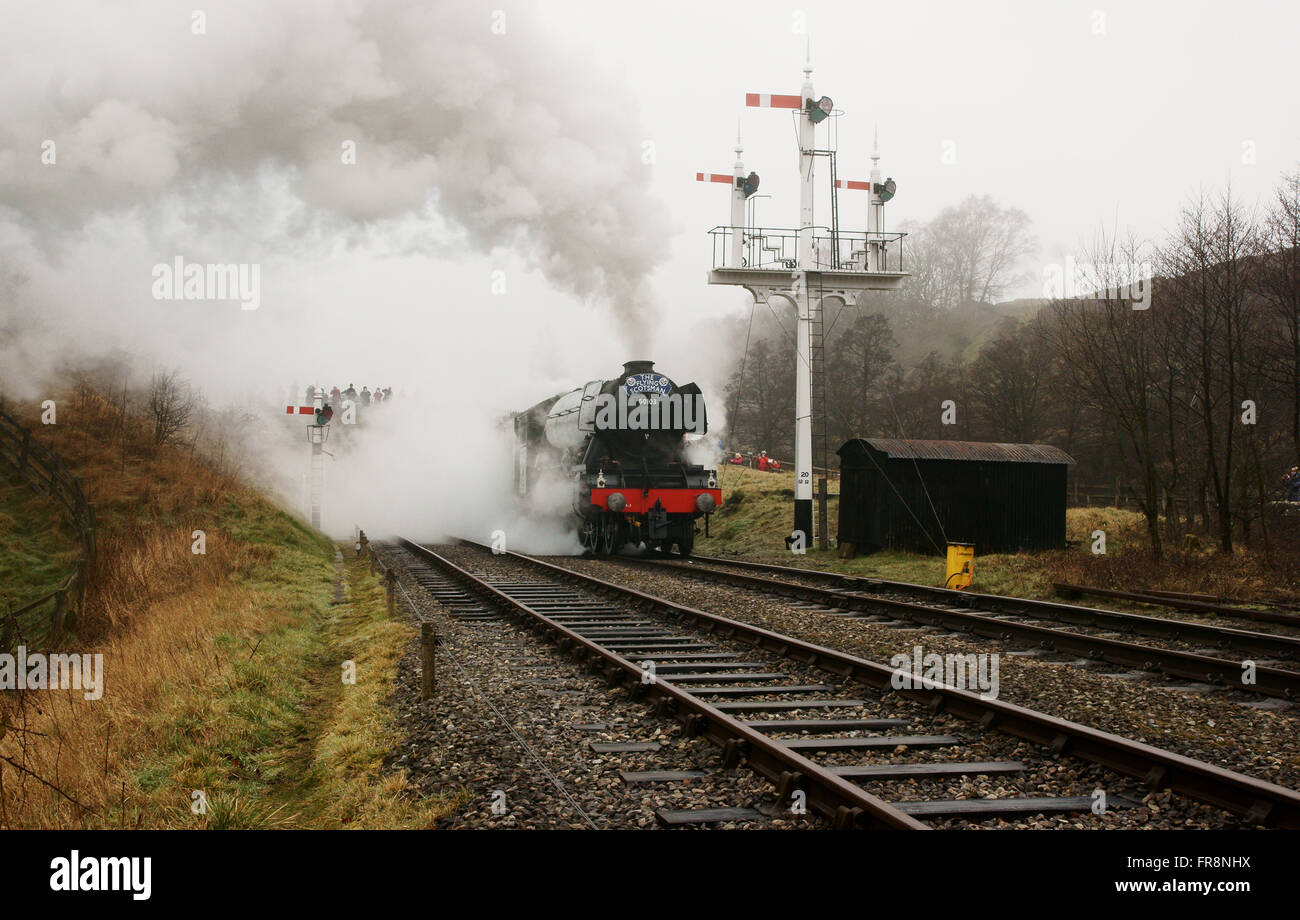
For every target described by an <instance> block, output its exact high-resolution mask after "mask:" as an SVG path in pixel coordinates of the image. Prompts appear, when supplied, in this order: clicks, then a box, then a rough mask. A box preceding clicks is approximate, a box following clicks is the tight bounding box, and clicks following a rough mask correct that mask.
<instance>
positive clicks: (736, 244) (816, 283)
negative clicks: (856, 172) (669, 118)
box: [696, 62, 907, 549]
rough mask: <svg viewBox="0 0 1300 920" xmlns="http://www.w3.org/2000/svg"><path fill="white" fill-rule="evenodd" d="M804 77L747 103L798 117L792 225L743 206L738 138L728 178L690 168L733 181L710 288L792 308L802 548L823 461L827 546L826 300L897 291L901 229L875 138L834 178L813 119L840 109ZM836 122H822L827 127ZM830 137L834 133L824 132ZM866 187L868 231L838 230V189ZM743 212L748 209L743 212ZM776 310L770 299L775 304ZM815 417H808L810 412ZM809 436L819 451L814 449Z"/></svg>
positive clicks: (748, 176) (745, 179) (797, 541)
mask: <svg viewBox="0 0 1300 920" xmlns="http://www.w3.org/2000/svg"><path fill="white" fill-rule="evenodd" d="M803 74H804V80H803V85H802V86H801V87H800V91H799V94H798V95H780V94H768V93H748V94H746V96H745V105H746V106H749V107H751V108H772V109H789V110H791V112H792V114H793V115H794V117H795V120H796V122H797V127H798V137H799V221H798V225H797V226H795V227H793V228H779V227H760V226H757V225H756V220H755V218H754V212H755V209H754V208H747V203H748V202H749V200H750V199H751V198H752V196H753V195H754V193H755V192H756V191H757V190H758V185H759V177H758V175H757V174H756V173H753V172H750V173H746V172H745V166H744V163H743V162H742V161H741V159H740V155H741V154H742V153H743V152H744V151H743V149H742V148H741V146H740V143H739V139H737V144H736V148H735V152H736V163H735V166H734V168H733V171H732V175H731V176H727V175H725V174H717V173H696V179H697V181H702V182H720V183H726V184H729V185H730V186H731V215H730V222H729V223H728V224H726V225H723V226H718V227H714V228H713V229H712V230H710V231H709V235H710V237H711V238H712V241H713V265H712V268H711V270H710V271H709V284H729V285H736V286H739V287H743V288H745V289H746V290H748V291H749V292H750V294H751V295H752V296H753V297H754V300H755V302H756V303H769V304H772V302H773V300H778V301H781V302H783V303H785V304H787V305H788V306H789V308H790V309H792V310H793V311H794V313H795V316H796V319H797V324H796V330H797V335H796V341H795V362H796V364H795V381H796V382H795V493H794V532H793V533H792V534H791V536H790V537H789V538H787V540H786V543H787V545H790V546H795V547H802V546H806V545H807V544H808V542H809V539H810V537H811V536H812V534H813V503H812V498H813V467H814V462H815V461H820V467H821V471H822V476H821V478H820V479H819V483H818V516H817V532H816V536H817V545H818V547H819V548H821V549H825V548H826V547H827V544H828V537H827V523H826V479H825V476H826V473H827V467H828V464H829V445H828V444H827V443H826V428H825V395H826V383H825V360H824V359H825V348H824V338H823V325H822V316H823V313H824V309H825V305H826V303H827V301H834V300H838V301H839V302H840V303H841V304H847V303H849V302H850V300H853V299H856V296H857V295H858V294H859V293H861V292H862V291H882V290H883V291H888V290H897V289H898V288H899V287H901V286H902V284H903V279H905V278H906V277H907V272H906V271H904V270H903V238H904V237H905V236H906V234H905V233H886V232H885V230H884V205H885V203H886V202H888V201H889V200H890V199H891V198H893V197H894V193H895V192H896V191H897V184H896V183H895V182H894V180H893V179H892V178H886V179H884V180H883V181H882V180H881V177H880V176H881V174H880V165H879V163H880V152H879V143H878V138H877V143H876V144H875V149H873V151H872V154H871V173H870V180H869V181H866V182H861V181H844V180H841V179H840V178H839V175H838V171H837V164H836V150H835V145H834V141H833V137H828V139H827V143H826V145H825V146H824V147H818V146H817V142H816V129H817V126H818V125H819V124H822V123H823V122H827V120H828V119H834V118H836V117H838V116H839V115H841V114H842V113H841V112H840V111H839V110H837V109H836V108H835V106H834V103H833V102H832V101H831V99H830V98H829V97H827V96H820V97H819V96H817V94H816V93H815V92H814V90H813V83H812V64H811V62H809V63H806V64H805V65H804V68H803ZM833 124H834V122H833V121H830V122H828V125H827V127H830V126H831V125H833ZM828 134H833V132H829V131H828ZM818 158H825V159H826V161H827V163H828V165H829V176H828V177H827V179H828V181H829V188H828V191H829V195H830V202H831V207H830V210H831V214H830V223H829V225H818V224H817V223H816V220H815V208H814V202H815V197H814V193H815V191H816V185H815V179H816V176H815V165H816V163H817V160H818ZM841 189H843V190H855V191H856V190H860V191H865V192H867V196H868V198H867V213H866V230H864V231H845V230H841V229H840V219H839V192H840V190H841ZM747 211H748V213H747ZM772 305H773V306H774V307H775V304H772ZM814 413H815V414H814ZM814 441H816V450H817V452H816V454H814Z"/></svg>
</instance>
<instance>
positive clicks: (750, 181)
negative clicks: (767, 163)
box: [740, 172, 758, 198]
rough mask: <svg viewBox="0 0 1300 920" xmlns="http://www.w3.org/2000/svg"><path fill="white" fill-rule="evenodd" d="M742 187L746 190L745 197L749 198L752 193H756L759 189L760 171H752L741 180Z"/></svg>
mask: <svg viewBox="0 0 1300 920" xmlns="http://www.w3.org/2000/svg"><path fill="white" fill-rule="evenodd" d="M740 187H741V188H742V189H744V190H745V197H746V198H748V197H749V196H750V195H752V194H754V193H755V192H757V191H758V173H756V172H752V173H750V174H749V175H748V176H746V177H745V179H744V180H743V181H742V182H741V186H740Z"/></svg>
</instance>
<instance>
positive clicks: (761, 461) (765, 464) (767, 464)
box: [758, 450, 772, 470]
mask: <svg viewBox="0 0 1300 920" xmlns="http://www.w3.org/2000/svg"><path fill="white" fill-rule="evenodd" d="M771 465H772V464H771V461H769V460H768V459H767V451H765V450H760V451H759V452H758V468H759V469H760V470H766V469H770V468H771Z"/></svg>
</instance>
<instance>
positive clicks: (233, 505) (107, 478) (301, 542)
mask: <svg viewBox="0 0 1300 920" xmlns="http://www.w3.org/2000/svg"><path fill="white" fill-rule="evenodd" d="M78 408H81V409H83V410H84V411H83V412H82V413H81V414H78V412H77V411H75V410H76V409H78ZM28 414H29V415H30V414H31V410H30V407H29V411H28ZM27 421H28V422H29V423H30V422H31V421H32V419H31V418H28V419H27ZM59 423H60V424H59V425H57V426H54V427H53V428H46V429H44V430H39V431H38V434H39V436H40V437H41V438H42V440H45V441H46V442H47V443H49V444H50V446H51V447H53V448H54V449H55V450H57V451H59V452H60V453H62V455H63V456H64V457H65V460H66V461H68V462H69V465H70V466H72V467H73V468H74V472H77V473H79V474H80V475H82V476H83V479H84V482H85V484H86V488H87V493H88V496H89V498H90V500H91V501H92V502H94V503H95V505H96V507H97V510H98V513H99V520H100V525H101V526H100V530H99V536H98V559H97V563H96V565H95V568H94V570H93V576H92V588H91V590H90V591H89V593H88V595H87V598H86V603H85V607H84V610H82V611H81V612H80V613H79V616H78V618H77V620H76V622H75V624H74V632H73V633H72V634H71V635H70V636H69V637H68V638H67V639H66V640H65V642H64V643H63V645H62V648H61V649H60V650H63V651H70V652H71V651H76V652H91V653H98V654H102V655H103V663H104V664H103V669H104V671H103V673H104V693H103V697H102V699H99V700H86V699H84V697H83V694H82V693H80V692H75V691H30V692H27V693H26V694H23V695H21V696H20V695H19V694H17V693H4V694H0V724H4V725H7V728H4V729H0V758H3V760H0V827H28V828H67V827H90V828H99V827H191V828H193V827H212V828H223V827H288V826H352V825H353V824H354V823H355V824H359V825H363V826H390V825H392V826H425V825H427V824H428V823H429V822H430V821H431V820H432V816H434V815H436V814H439V813H440V812H441V810H442V809H444V808H445V807H447V806H446V804H445V803H442V802H441V801H438V800H433V801H428V802H425V801H419V802H415V801H412V800H411V797H410V796H409V795H408V794H407V792H406V789H405V784H404V779H403V778H402V777H401V776H400V775H393V774H387V773H383V772H382V771H381V770H380V769H379V767H380V764H381V762H382V757H383V754H384V752H385V751H386V750H387V749H388V748H389V747H391V746H392V745H393V744H394V743H395V741H394V736H393V731H394V730H393V728H392V726H391V724H390V723H391V714H390V713H389V712H388V710H387V709H386V707H385V706H384V699H385V698H386V697H387V695H388V692H389V690H390V689H391V680H392V672H393V669H394V666H395V662H396V660H397V658H398V657H399V656H400V654H401V652H402V650H403V648H404V643H405V641H406V640H407V638H408V632H407V631H404V630H403V629H402V628H401V627H400V626H399V625H398V624H395V623H391V622H388V621H386V619H384V617H383V605H382V602H381V601H377V600H376V594H375V590H374V585H373V584H372V582H373V579H371V578H369V576H368V575H365V574H364V573H361V574H354V578H353V581H354V584H355V586H356V592H355V593H357V594H358V595H359V596H358V597H356V598H355V599H354V600H353V602H352V603H350V604H348V605H344V606H343V607H331V605H330V600H331V598H332V594H333V581H334V570H333V565H332V556H333V551H332V548H331V547H330V546H329V544H328V543H327V542H326V541H325V540H324V539H323V538H322V537H320V536H319V535H317V534H314V533H312V532H310V530H309V528H307V527H306V526H305V525H303V524H302V523H301V522H299V521H296V520H294V519H292V518H291V517H289V516H288V515H287V514H285V513H284V512H282V511H280V510H279V509H277V508H275V507H274V506H273V505H271V504H270V503H269V502H267V501H266V500H265V499H264V498H262V497H261V496H260V495H258V494H257V493H256V492H254V491H253V490H251V489H249V488H247V487H245V486H243V485H241V484H240V483H238V482H236V481H235V480H233V479H231V478H230V477H229V476H225V475H222V474H221V473H220V472H218V471H216V470H214V469H212V468H211V467H210V466H208V465H207V464H206V463H205V462H204V461H203V460H202V458H201V457H197V456H193V455H191V454H190V453H189V451H188V450H186V449H184V448H176V447H164V448H162V449H160V450H158V451H154V450H152V449H151V448H150V447H149V446H148V445H147V444H146V443H144V442H143V441H142V437H143V433H142V432H141V431H140V430H138V429H139V426H138V425H137V424H136V422H135V421H134V420H132V419H129V418H128V419H125V420H124V419H122V418H121V413H120V412H118V411H117V409H116V407H115V406H113V405H112V403H110V402H109V401H107V400H104V399H102V398H99V397H97V395H95V394H87V393H80V394H78V396H77V397H75V398H69V399H66V400H63V401H61V402H60V408H59ZM37 428H38V429H39V426H37ZM124 430H125V432H126V436H127V452H126V453H127V461H126V464H125V472H123V463H122V447H121V435H122V432H123V431H124ZM194 530H203V531H205V533H206V553H205V554H202V555H196V554H195V553H193V552H192V551H191V544H192V536H191V534H192V532H193V531H194ZM367 579H369V581H367ZM362 589H364V590H362ZM357 643H362V645H363V648H362V649H361V650H358V651H355V652H353V653H352V654H355V655H356V657H357V658H358V659H361V660H364V661H365V663H366V672H365V673H367V674H368V675H370V676H371V678H372V679H371V681H370V683H368V684H366V685H365V686H364V688H363V690H361V691H358V692H356V693H352V694H346V695H345V694H341V693H340V692H339V688H338V686H337V684H338V682H339V656H340V651H339V648H340V644H343V645H347V646H348V647H349V648H353V647H354V646H355V645H356V644H357ZM385 681H387V682H385ZM196 790H199V791H202V792H203V793H204V794H205V796H206V800H207V805H208V807H207V810H206V812H204V813H202V814H195V813H194V811H192V809H191V801H192V795H193V793H194V791H196Z"/></svg>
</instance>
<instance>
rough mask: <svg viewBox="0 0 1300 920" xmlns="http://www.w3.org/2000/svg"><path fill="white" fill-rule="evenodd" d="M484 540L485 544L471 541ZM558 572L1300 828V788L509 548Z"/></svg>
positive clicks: (1157, 784) (1257, 818) (1258, 820)
mask: <svg viewBox="0 0 1300 920" xmlns="http://www.w3.org/2000/svg"><path fill="white" fill-rule="evenodd" d="M470 545H475V546H479V544H470ZM509 555H510V556H511V557H513V558H516V559H520V560H526V561H527V562H528V563H529V564H531V565H532V566H533V567H534V568H537V569H538V570H540V571H543V572H546V573H547V574H548V575H550V576H552V577H556V578H563V579H565V580H568V581H570V582H572V583H575V584H580V585H582V586H583V587H585V588H588V589H589V590H593V591H596V592H598V593H603V594H608V595H613V596H616V597H619V598H621V599H622V600H624V601H629V602H631V603H633V604H639V605H640V606H641V607H642V608H645V609H650V610H654V611H656V612H658V613H661V614H664V615H667V616H669V617H672V618H674V619H678V620H684V621H688V622H690V623H692V624H694V625H695V626H697V627H698V628H700V629H703V630H706V631H709V632H713V633H715V634H717V635H720V636H726V637H728V638H733V639H739V640H741V641H745V642H749V643H751V644H752V645H754V646H755V647H758V648H762V649H765V650H767V651H770V652H774V653H776V654H778V655H782V656H785V657H788V658H791V659H793V660H795V661H799V662H802V663H804V664H807V665H811V666H813V667H818V668H822V669H823V670H826V671H830V672H832V673H835V674H839V675H841V676H843V677H846V678H849V679H850V680H854V681H856V682H858V683H861V684H864V685H866V686H869V687H873V688H875V689H877V690H887V691H892V692H894V693H899V694H902V695H903V696H905V697H907V698H910V699H915V700H917V701H919V702H921V703H923V704H925V705H926V706H927V707H928V708H929V709H930V711H931V712H935V713H938V712H945V713H948V714H950V715H954V716H957V717H958V718H962V719H966V720H968V721H972V722H977V723H979V724H980V725H981V726H982V727H983V728H985V729H989V728H993V729H996V730H998V731H1000V732H1003V733H1005V734H1008V735H1012V736H1014V737H1017V738H1022V739H1024V740H1026V741H1029V742H1032V743H1034V744H1038V745H1042V746H1044V747H1046V748H1048V749H1049V750H1051V751H1052V752H1053V753H1054V754H1057V755H1061V754H1068V755H1069V756H1072V757H1078V758H1080V759H1082V760H1087V761H1090V762H1092V763H1096V764H1099V765H1100V766H1103V767H1106V768H1108V769H1111V770H1114V771H1116V772H1117V773H1122V774H1125V775H1127V776H1132V777H1137V778H1139V779H1141V780H1142V781H1143V782H1144V783H1145V784H1146V785H1147V786H1149V787H1151V788H1161V787H1167V788H1169V789H1172V790H1173V791H1174V792H1177V793H1179V794H1181V795H1186V796H1188V797H1189V798H1192V799H1195V800H1196V801H1199V802H1204V803H1205V804H1208V805H1212V806H1214V807H1216V808H1222V809H1224V810H1225V811H1229V812H1232V813H1233V814H1237V815H1241V816H1243V817H1244V818H1245V819H1246V820H1247V821H1249V822H1251V823H1255V824H1264V825H1269V826H1275V827H1282V828H1300V792H1296V791H1295V790H1293V789H1288V788H1286V787H1285V786H1279V785H1277V784H1276V783H1270V782H1268V781H1266V780H1262V779H1256V778H1255V777H1253V776H1247V775H1245V774H1243V773H1237V772H1235V771H1232V770H1226V769H1224V768H1222V767H1216V766H1214V765H1213V764H1209V763H1205V762H1204V761H1200V760H1194V759H1192V758H1190V757H1185V756H1183V755H1182V754H1175V753H1174V752H1172V751H1166V750H1162V749H1160V748H1157V747H1152V746H1151V745H1149V744H1144V743H1142V742H1140V741H1133V740H1131V739H1129V738H1123V737H1121V736H1119V735H1114V734H1111V733H1110V732H1104V731H1101V730H1099V729H1095V728H1090V727H1088V726H1086V725H1080V724H1078V723H1076V722H1071V721H1069V720H1066V719H1061V718H1058V717H1056V716H1051V715H1047V714H1045V713H1041V712H1036V711H1035V710H1032V709H1026V708H1025V707H1023V706H1017V705H1015V704H1013V703H1005V702H1002V701H1000V700H986V699H982V698H981V697H980V696H979V695H978V694H976V693H971V692H970V691H967V690H959V689H957V688H955V687H949V686H946V685H933V684H931V685H927V686H923V687H911V688H902V689H898V688H895V687H894V686H893V683H892V678H893V677H894V674H895V671H894V669H893V668H890V667H887V666H885V665H882V664H877V663H875V662H872V661H867V660H866V659H863V658H858V657H856V656H854V655H849V654H847V653H845V652H841V651H837V650H835V649H830V648H826V647H825V646H821V645H816V644H814V643H811V642H805V641H804V640H802V639H796V638H794V637H792V636H785V635H781V634H779V633H775V632H772V631H771V630H767V629H763V628H762V627H758V626H753V625H751V624H748V623H742V622H740V621H739V620H732V619H730V618H728V617H724V616H721V615H719V614H714V613H707V612H705V611H702V610H697V609H695V608H693V607H687V606H685V605H683V604H678V603H675V602H673V601H669V600H667V599H665V598H661V597H655V596H653V595H650V594H646V593H644V592H641V591H637V590H636V589H634V588H628V587H625V586H623V585H619V584H615V583H613V582H610V581H606V580H604V579H601V578H596V577H594V576H592V575H587V574H584V573H582V572H576V571H574V570H572V569H568V568H565V567H563V566H559V565H555V564H553V563H550V562H547V561H545V560H542V559H538V558H536V557H533V556H527V555H523V554H520V553H510V554H509Z"/></svg>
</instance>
